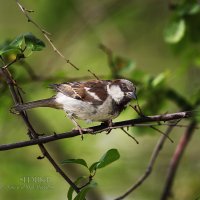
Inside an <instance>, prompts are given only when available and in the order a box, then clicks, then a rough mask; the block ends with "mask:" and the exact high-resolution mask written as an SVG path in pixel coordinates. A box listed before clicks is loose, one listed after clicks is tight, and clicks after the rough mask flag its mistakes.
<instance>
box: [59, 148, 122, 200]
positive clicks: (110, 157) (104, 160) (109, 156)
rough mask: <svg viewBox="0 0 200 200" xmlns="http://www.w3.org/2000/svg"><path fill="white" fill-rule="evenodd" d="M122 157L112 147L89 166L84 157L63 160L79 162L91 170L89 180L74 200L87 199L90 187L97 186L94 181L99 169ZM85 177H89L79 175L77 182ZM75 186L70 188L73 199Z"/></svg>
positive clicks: (69, 193)
mask: <svg viewBox="0 0 200 200" xmlns="http://www.w3.org/2000/svg"><path fill="white" fill-rule="evenodd" d="M119 157H120V155H119V152H118V150H117V149H110V150H108V151H107V152H106V153H105V154H104V155H103V156H102V157H101V158H100V159H99V161H97V162H94V163H93V164H91V166H90V167H88V164H87V163H86V161H85V160H84V159H66V160H64V161H63V162H62V164H69V163H73V164H78V165H82V166H84V167H86V168H87V169H88V172H89V174H90V175H89V182H88V183H87V184H86V185H85V186H84V187H82V189H81V191H80V193H78V194H77V196H76V197H75V198H74V200H82V199H85V196H86V194H87V192H89V190H90V189H92V188H94V187H96V185H97V184H96V183H95V182H94V181H93V177H94V175H95V174H96V171H97V170H98V169H101V168H104V167H107V166H108V165H110V164H111V163H113V162H114V161H116V160H118V159H119ZM85 179H88V178H87V177H79V178H78V179H77V180H76V181H75V183H77V184H78V183H79V182H80V181H83V180H85ZM73 192H74V190H73V188H72V187H70V188H69V190H68V195H67V196H68V200H72V195H73Z"/></svg>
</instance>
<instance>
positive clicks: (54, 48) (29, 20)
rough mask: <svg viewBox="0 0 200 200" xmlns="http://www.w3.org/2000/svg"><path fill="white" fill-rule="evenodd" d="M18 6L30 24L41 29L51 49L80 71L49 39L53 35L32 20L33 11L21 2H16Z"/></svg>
mask: <svg viewBox="0 0 200 200" xmlns="http://www.w3.org/2000/svg"><path fill="white" fill-rule="evenodd" d="M16 3H17V5H18V6H19V8H20V10H21V11H22V13H23V14H24V15H25V17H26V18H27V20H28V22H31V23H32V24H33V25H34V26H35V27H36V28H37V29H39V30H40V31H41V33H42V34H43V35H44V37H45V38H46V40H47V41H48V43H49V44H50V45H51V47H52V48H53V50H54V51H55V52H56V53H57V54H58V55H59V56H60V57H61V58H63V59H64V60H65V61H66V62H67V63H68V64H69V65H71V66H72V67H73V68H75V69H76V70H79V68H78V67H76V66H75V65H74V64H73V63H72V62H71V61H70V60H69V59H67V58H66V57H65V56H64V55H63V54H62V53H61V52H60V51H59V50H58V49H57V48H56V47H55V45H54V44H53V42H52V40H51V38H50V37H49V36H50V35H51V34H50V33H49V32H47V31H46V30H44V29H43V28H42V27H41V26H40V25H39V24H37V23H36V22H35V21H34V20H32V18H31V17H30V16H29V13H30V12H33V11H32V10H28V9H26V8H25V7H24V6H22V4H20V3H19V0H16Z"/></svg>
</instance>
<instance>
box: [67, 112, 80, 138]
mask: <svg viewBox="0 0 200 200" xmlns="http://www.w3.org/2000/svg"><path fill="white" fill-rule="evenodd" d="M67 117H68V118H69V119H70V120H71V121H72V123H73V124H74V125H75V126H76V128H77V129H78V131H79V133H80V135H81V139H82V140H83V131H82V130H83V129H82V128H81V127H80V125H79V124H78V123H77V121H76V120H75V118H74V117H73V113H67Z"/></svg>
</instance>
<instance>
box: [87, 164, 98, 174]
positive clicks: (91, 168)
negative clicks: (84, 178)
mask: <svg viewBox="0 0 200 200" xmlns="http://www.w3.org/2000/svg"><path fill="white" fill-rule="evenodd" d="M99 163H100V162H95V163H93V164H92V165H91V166H90V168H89V170H90V173H92V172H93V171H95V170H96V169H97V165H98V164H99Z"/></svg>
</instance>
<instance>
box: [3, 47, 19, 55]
mask: <svg viewBox="0 0 200 200" xmlns="http://www.w3.org/2000/svg"><path fill="white" fill-rule="evenodd" d="M11 54H14V55H18V54H21V50H20V49H19V48H18V47H12V46H7V47H4V48H2V49H1V50H0V55H2V56H5V55H11Z"/></svg>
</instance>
